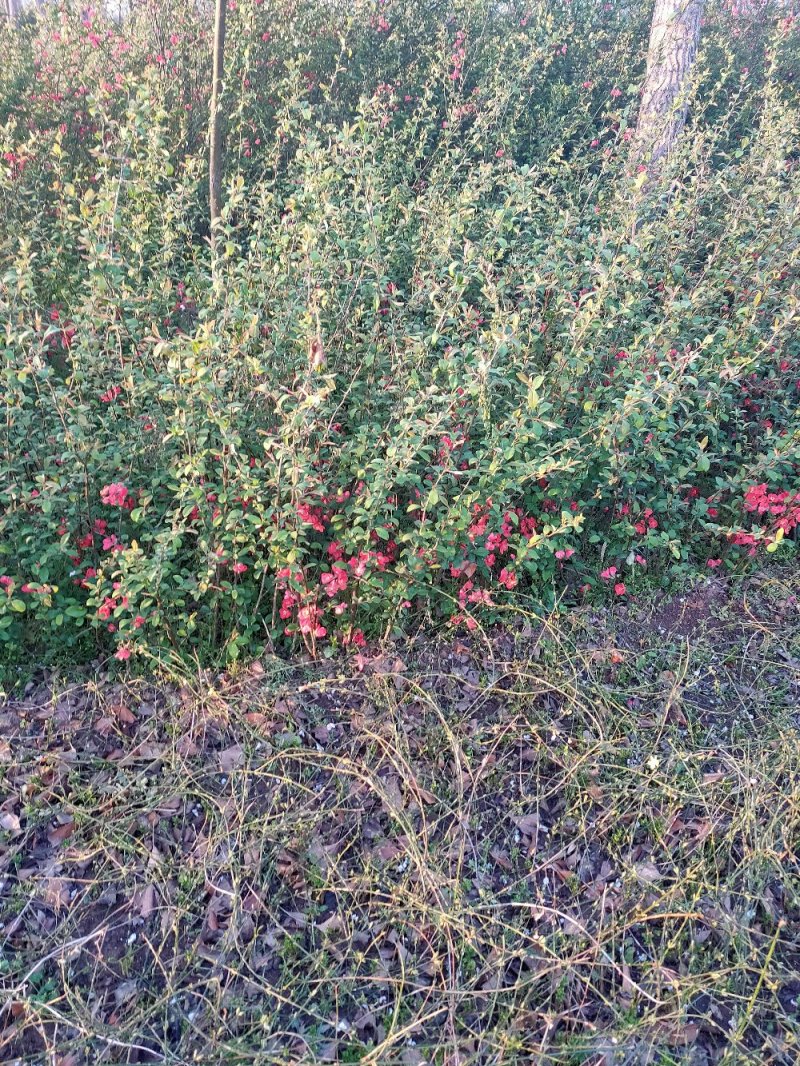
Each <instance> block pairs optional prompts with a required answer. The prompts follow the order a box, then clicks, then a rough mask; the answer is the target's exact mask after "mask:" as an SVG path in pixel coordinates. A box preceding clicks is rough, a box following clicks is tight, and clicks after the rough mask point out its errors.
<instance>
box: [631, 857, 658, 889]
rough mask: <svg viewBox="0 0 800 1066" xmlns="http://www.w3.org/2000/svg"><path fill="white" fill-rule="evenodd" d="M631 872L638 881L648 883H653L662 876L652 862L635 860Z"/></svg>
mask: <svg viewBox="0 0 800 1066" xmlns="http://www.w3.org/2000/svg"><path fill="white" fill-rule="evenodd" d="M633 872H634V873H635V874H636V876H637V877H638V878H639V880H640V881H646V882H647V883H648V884H655V882H656V881H660V880H661V878H662V877H663V876H664V875H663V874H662V873H661V871H660V870H659V868H658V867H657V866H656V864H655V863H654V862H637V863H636V865H635V866H634V867H633Z"/></svg>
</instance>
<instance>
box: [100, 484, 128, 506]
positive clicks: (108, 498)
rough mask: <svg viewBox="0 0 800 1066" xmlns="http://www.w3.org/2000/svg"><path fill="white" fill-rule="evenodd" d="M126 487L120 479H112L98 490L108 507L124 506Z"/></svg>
mask: <svg viewBox="0 0 800 1066" xmlns="http://www.w3.org/2000/svg"><path fill="white" fill-rule="evenodd" d="M127 498H128V489H127V487H126V486H125V485H124V484H123V483H122V482H121V481H114V482H112V483H111V484H110V485H106V486H105V487H104V488H102V489H101V490H100V499H101V500H102V501H103V503H106V504H108V505H109V507H124V506H125V502H126V500H127Z"/></svg>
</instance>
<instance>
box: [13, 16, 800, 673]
mask: <svg viewBox="0 0 800 1066" xmlns="http://www.w3.org/2000/svg"><path fill="white" fill-rule="evenodd" d="M230 9H231V10H230V14H229V23H230V33H229V42H228V55H227V68H226V70H227V76H226V92H225V110H226V114H227V116H228V117H227V128H226V145H227V156H226V188H227V207H226V212H225V216H224V234H223V237H222V242H221V243H222V256H223V258H222V262H221V263H220V264H219V269H218V271H217V272H216V274H215V280H214V281H213V282H212V277H211V262H210V251H209V245H208V224H207V220H206V214H207V196H206V159H205V128H206V118H207V86H208V79H209V65H210V64H209V52H210V33H209V27H208V26H207V25H206V23H205V22H204V21H203V19H202V18H200V17H199V16H198V15H197V14H196V13H195V12H194V11H193V9H192V8H190V7H189V6H188V5H185V4H184V5H182V4H180V3H177V2H175V0H172V2H171V3H167V4H164V3H161V2H158V3H155V2H152V3H150V4H148V5H144V6H142V7H137V9H136V10H137V14H136V15H135V17H133V18H132V19H131V20H129V21H128V22H126V23H124V24H117V23H114V22H112V21H109V20H107V19H104V18H103V17H102V16H101V15H100V14H98V13H97V12H86V11H85V10H82V9H80V8H79V7H77V6H76V7H75V8H74V9H69V8H67V7H64V8H62V9H56V10H53V11H50V12H49V13H47V14H46V16H45V17H44V18H41V19H33V18H29V19H28V20H27V21H25V22H24V23H23V24H22V25H20V26H18V27H17V28H16V29H15V30H14V31H13V37H6V38H5V40H4V41H3V42H2V47H3V49H4V54H6V55H8V56H10V59H9V60H8V61H7V62H6V64H5V66H4V68H3V69H2V70H0V123H2V124H1V125H0V147H1V148H2V152H0V155H2V165H1V166H0V183H1V184H2V208H1V209H2V229H1V230H0V266H1V268H2V271H1V276H2V282H1V285H0V316H2V319H3V321H4V329H3V333H2V339H0V355H1V357H2V374H3V383H4V399H5V404H6V414H5V418H4V419H3V425H2V430H0V575H2V576H0V585H1V586H2V587H1V588H0V640H2V641H3V642H4V644H3V645H0V656H3V657H5V658H6V660H7V661H11V660H12V659H13V658H14V656H20V655H25V656H30V655H31V654H33V655H37V656H42V655H44V654H45V652H47V653H50V654H53V653H57V654H60V655H62V656H66V657H67V658H69V659H72V660H75V659H79V658H82V657H85V656H89V655H95V654H96V653H97V650H98V648H99V649H100V650H103V649H106V650H107V651H108V653H115V654H116V655H117V657H118V658H120V659H125V658H127V657H128V656H130V655H136V656H140V657H142V659H144V658H146V657H148V656H162V655H165V654H167V655H170V654H173V655H176V656H185V655H194V654H195V653H196V654H197V655H198V656H199V657H200V659H201V660H203V661H212V660H214V659H216V658H219V657H223V658H229V659H230V658H236V657H237V656H238V655H240V654H242V653H245V652H246V653H248V654H249V653H251V652H257V651H258V650H259V649H260V648H261V647H262V646H264V645H265V644H266V645H272V646H275V645H285V644H286V642H287V641H289V642H292V643H294V644H295V645H297V644H299V643H300V642H303V643H304V644H305V646H306V647H307V648H308V649H309V650H312V651H314V652H315V653H317V654H319V653H322V652H325V651H327V650H328V649H333V648H335V647H336V646H341V645H342V644H360V643H362V642H363V640H364V639H365V636H366V637H367V638H368V637H370V636H372V635H379V634H383V633H386V632H392V631H394V630H397V629H400V628H402V627H403V626H404V625H407V624H408V622H409V620H410V619H412V618H413V619H415V620H416V621H419V619H420V617H429V616H432V617H433V618H434V619H437V618H442V619H445V620H447V619H453V620H455V621H459V622H463V623H464V624H466V625H469V626H474V625H475V624H476V623H477V622H478V621H481V620H491V619H492V618H493V617H495V616H496V615H497V614H498V613H499V612H501V611H502V610H503V609H506V608H507V606H508V605H509V604H512V603H514V602H519V601H520V599H523V600H525V601H526V602H528V603H530V602H534V601H535V602H544V603H547V604H551V603H553V602H555V601H567V602H569V601H573V600H575V599H577V598H582V597H586V596H592V595H608V596H612V597H614V596H619V597H630V596H631V595H635V594H636V593H637V590H640V589H643V588H645V587H647V586H648V584H652V583H653V582H658V581H661V582H663V581H667V580H670V577H671V576H674V575H675V572H676V571H681V570H683V571H686V570H690V569H695V568H703V569H705V568H706V567H711V568H716V567H721V568H734V567H737V566H740V565H744V564H745V562H746V560H747V559H748V558H749V556H751V555H752V554H753V553H754V552H758V551H760V550H761V549H762V548H763V549H766V550H770V551H774V550H780V551H790V550H792V548H791V545H790V544H789V543H788V542H789V541H790V540H791V537H790V536H787V535H788V534H792V533H793V530H794V527H795V525H796V523H797V521H798V519H800V466H799V465H798V445H799V443H800V436H799V432H798V431H799V430H800V418H799V417H798V415H799V413H800V339H798V334H797V324H798V246H799V245H800V166H799V165H798V158H799V156H798V148H797V146H798V136H799V135H800V107H799V105H798V94H797V78H798V75H800V30H799V29H798V23H797V22H796V21H793V20H792V18H791V17H790V16H787V15H786V10H785V5H784V6H781V5H775V6H774V7H772V6H770V5H769V4H758V5H745V6H744V7H741V6H740V7H738V8H734V9H733V10H731V9H730V7H729V6H728V5H720V4H717V5H716V6H712V7H711V8H710V10H709V12H708V16H707V19H706V24H705V25H704V27H703V35H702V46H701V55H700V60H699V63H698V68H697V77H696V85H695V89H694V94H693V100H692V106H691V109H690V118H689V124H688V127H687V130H686V133H685V135H684V138H683V140H682V145H681V150H680V152H679V153H678V155H676V157H675V158H674V159H672V160H671V161H670V163H669V166H668V168H667V170H666V171H665V172H664V173H663V174H661V175H659V176H658V178H656V177H653V176H651V175H648V174H647V172H646V171H643V170H642V168H640V167H637V166H636V164H635V161H633V160H632V156H631V150H630V149H631V146H630V137H631V131H632V128H633V125H634V124H635V117H636V109H637V103H638V90H639V86H640V82H641V76H642V73H643V61H644V56H645V52H646V40H647V30H648V25H647V23H648V16H649V5H639V4H631V3H619V2H612V3H605V4H598V3H594V2H591V3H590V2H587V0H574V2H572V3H569V2H567V0H565V2H564V3H552V2H551V0H547V2H545V0H539V2H534V0H532V2H529V3H525V4H522V3H514V2H511V3H507V4H502V5H498V4H495V3H489V2H483V0H461V2H453V3H436V2H435V0H397V2H395V0H388V2H386V3H381V4H374V3H370V4H368V3H363V2H356V3H353V2H350V0H348V2H347V3H346V4H344V3H343V4H341V5H336V4H323V3H312V2H311V0H284V2H280V0H265V2H263V3H259V2H258V0H245V2H236V3H234V2H231V3H230ZM6 32H11V31H6ZM784 538H786V539H785V540H784ZM781 541H783V544H781Z"/></svg>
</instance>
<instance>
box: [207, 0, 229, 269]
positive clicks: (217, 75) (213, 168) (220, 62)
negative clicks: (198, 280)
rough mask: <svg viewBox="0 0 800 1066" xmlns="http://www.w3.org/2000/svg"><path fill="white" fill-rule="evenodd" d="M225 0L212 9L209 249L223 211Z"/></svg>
mask: <svg viewBox="0 0 800 1066" xmlns="http://www.w3.org/2000/svg"><path fill="white" fill-rule="evenodd" d="M226 9H227V0H216V8H215V11H214V69H213V73H212V82H211V112H210V115H209V121H208V139H209V152H208V201H209V206H210V209H211V251H212V255H213V253H214V246H215V230H216V226H217V223H218V221H219V216H220V214H221V213H222V116H221V115H220V97H221V95H222V76H223V73H224V67H225V14H226Z"/></svg>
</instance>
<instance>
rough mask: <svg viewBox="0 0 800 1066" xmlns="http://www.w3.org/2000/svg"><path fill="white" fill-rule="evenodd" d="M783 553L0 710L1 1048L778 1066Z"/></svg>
mask: <svg viewBox="0 0 800 1066" xmlns="http://www.w3.org/2000/svg"><path fill="white" fill-rule="evenodd" d="M798 596H800V579H798V578H795V577H793V576H792V574H791V573H787V572H785V571H784V572H781V571H773V572H772V573H770V574H769V575H762V576H760V577H757V578H753V579H750V580H749V581H748V582H747V583H746V584H744V585H742V586H740V587H737V588H735V589H734V588H731V587H729V586H727V585H725V584H723V583H722V582H705V583H702V584H701V585H699V586H697V587H696V588H695V589H694V590H692V591H690V592H689V593H687V594H686V595H685V596H684V597H683V598H678V599H670V600H666V599H665V600H664V601H662V602H660V603H656V604H654V605H651V606H650V607H648V608H639V609H638V611H637V610H634V609H632V608H628V609H625V608H618V609H617V611H616V613H614V614H611V615H609V614H605V613H603V614H595V613H592V612H591V611H589V610H587V611H583V612H576V613H573V614H570V615H568V616H566V617H553V618H551V619H549V620H547V621H545V622H543V623H539V622H535V621H533V620H531V619H523V618H520V619H518V620H516V621H515V622H514V623H513V624H512V625H510V626H509V628H508V629H506V630H504V631H502V632H494V633H487V634H471V635H470V636H469V637H468V638H467V637H462V638H460V639H459V638H453V637H452V636H449V637H447V638H444V637H442V639H441V640H432V639H431V640H427V641H425V642H422V641H417V642H410V643H408V644H406V645H403V646H402V647H401V646H399V645H398V646H395V647H388V648H383V649H380V650H377V649H373V650H372V651H370V652H368V653H364V654H362V655H360V656H358V657H356V658H355V659H352V658H350V659H347V660H344V659H342V660H340V661H338V662H335V663H327V664H325V665H319V664H313V663H305V664H286V663H282V662H280V661H278V660H273V661H266V660H265V661H263V662H261V663H257V664H254V665H253V666H252V667H251V668H249V669H247V670H242V671H241V672H240V673H239V674H237V675H234V676H222V677H196V678H194V679H191V680H187V681H185V682H184V683H183V684H177V683H174V682H167V681H164V682H158V683H155V682H153V683H145V682H143V681H138V682H126V683H122V682H120V681H119V680H114V679H111V678H108V677H106V676H104V675H103V674H102V673H98V674H96V675H95V676H93V677H91V678H88V677H85V678H83V679H79V680H73V681H72V683H67V682H66V681H65V680H64V679H58V678H47V679H42V680H41V681H40V682H37V683H34V684H31V685H29V686H28V690H27V692H26V693H25V694H24V696H21V697H19V698H16V699H9V700H6V701H5V703H4V705H3V706H2V708H0V729H1V731H2V737H3V739H2V740H0V777H1V778H2V790H1V796H0V944H1V945H2V956H1V960H0V982H2V991H3V1005H2V1013H0V1062H3V1063H36V1064H39V1063H41V1064H48V1066H90V1064H94V1063H105V1062H108V1063H122V1062H124V1063H134V1062H136V1063H151V1062H153V1063H155V1062H165V1063H215V1064H217V1063H218V1064H222V1066H232V1064H240V1063H241V1064H245V1063H253V1064H256V1063H258V1064H271V1063H276V1064H277V1063H317V1062H320V1063H322V1062H361V1063H376V1064H377V1063H387V1064H388V1063H397V1064H407V1066H415V1064H422V1063H430V1064H440V1066H456V1064H459V1066H462V1064H473V1063H474V1064H495V1063H496V1064H501V1063H502V1064H522V1063H564V1064H579V1063H586V1064H593V1066H609V1064H611V1063H615V1062H624V1063H632V1064H638V1063H642V1064H644V1063H654V1064H661V1066H668V1064H675V1063H692V1064H696V1066H710V1064H712V1063H730V1064H733V1063H778V1064H786V1066H789V1064H794V1063H795V1062H797V1059H798V1038H800V1016H799V1015H798V997H800V878H799V876H798V874H799V872H800V871H799V869H798V828H799V827H800V777H798V768H799V764H800V744H799V743H798V741H799V740H800V732H799V730H800V699H799V697H800V601H799V600H798Z"/></svg>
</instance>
